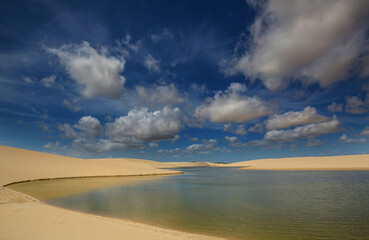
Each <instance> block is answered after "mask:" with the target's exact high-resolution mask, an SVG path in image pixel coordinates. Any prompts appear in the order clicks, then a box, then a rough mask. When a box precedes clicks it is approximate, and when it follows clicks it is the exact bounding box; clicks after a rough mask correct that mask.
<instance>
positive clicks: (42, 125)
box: [36, 121, 51, 132]
mask: <svg viewBox="0 0 369 240" xmlns="http://www.w3.org/2000/svg"><path fill="white" fill-rule="evenodd" d="M36 125H37V126H38V127H39V128H41V129H42V131H44V132H51V129H50V127H49V126H48V125H47V124H46V123H45V122H44V121H36Z"/></svg>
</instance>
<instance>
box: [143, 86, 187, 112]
mask: <svg viewBox="0 0 369 240" xmlns="http://www.w3.org/2000/svg"><path fill="white" fill-rule="evenodd" d="M136 93H137V97H138V99H139V100H140V101H141V102H143V103H144V104H145V105H146V106H149V107H155V106H156V105H157V104H165V105H176V104H179V103H182V102H184V101H185V100H186V98H185V97H184V96H182V94H181V93H180V92H179V91H178V89H177V87H176V86H175V85H174V83H171V84H170V85H154V86H152V87H149V88H145V87H142V86H136Z"/></svg>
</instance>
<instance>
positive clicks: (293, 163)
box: [218, 154, 369, 170]
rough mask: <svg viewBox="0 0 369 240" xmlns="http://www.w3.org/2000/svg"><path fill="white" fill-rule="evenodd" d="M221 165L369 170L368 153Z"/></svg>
mask: <svg viewBox="0 0 369 240" xmlns="http://www.w3.org/2000/svg"><path fill="white" fill-rule="evenodd" d="M218 166H219V165H218ZM222 166H224V167H240V168H241V169H245V170H369V154H362V155H343V156H326V157H295V158H275V159H274V158H272V159H259V160H252V161H244V162H236V163H231V164H222Z"/></svg>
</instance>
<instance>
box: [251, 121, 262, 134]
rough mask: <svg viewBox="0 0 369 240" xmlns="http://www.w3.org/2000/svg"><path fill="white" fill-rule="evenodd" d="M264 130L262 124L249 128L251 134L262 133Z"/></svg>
mask: <svg viewBox="0 0 369 240" xmlns="http://www.w3.org/2000/svg"><path fill="white" fill-rule="evenodd" d="M263 130H264V126H263V124H261V123H256V124H255V125H254V126H252V127H250V128H249V130H248V131H249V132H256V133H262V132H263Z"/></svg>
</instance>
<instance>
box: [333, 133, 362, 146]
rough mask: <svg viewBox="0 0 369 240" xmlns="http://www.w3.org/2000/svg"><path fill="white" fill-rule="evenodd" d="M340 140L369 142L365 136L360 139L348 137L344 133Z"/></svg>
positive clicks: (355, 142) (358, 142)
mask: <svg viewBox="0 0 369 240" xmlns="http://www.w3.org/2000/svg"><path fill="white" fill-rule="evenodd" d="M339 140H340V142H341V143H353V144H361V143H367V142H368V140H367V139H365V138H358V139H354V138H349V137H347V135H346V134H343V135H342V136H341V137H340V139H339Z"/></svg>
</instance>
